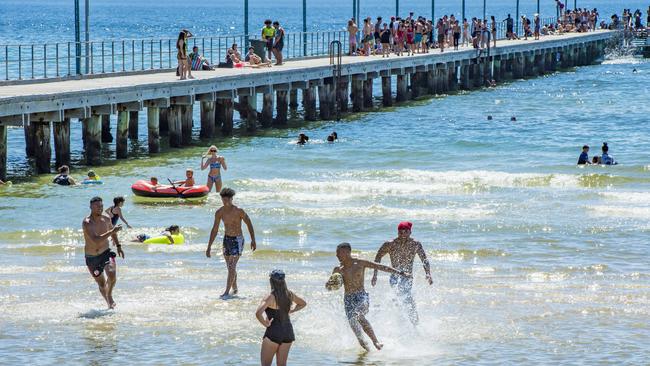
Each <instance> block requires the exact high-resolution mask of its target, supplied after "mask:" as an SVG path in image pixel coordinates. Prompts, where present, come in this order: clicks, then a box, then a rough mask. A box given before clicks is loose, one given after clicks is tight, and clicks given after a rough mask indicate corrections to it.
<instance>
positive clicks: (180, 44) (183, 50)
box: [176, 29, 194, 80]
mask: <svg viewBox="0 0 650 366" xmlns="http://www.w3.org/2000/svg"><path fill="white" fill-rule="evenodd" d="M189 37H192V33H190V31H188V30H186V29H183V30H182V31H181V32H180V33H179V34H178V39H177V40H176V49H177V50H178V53H177V54H176V58H177V59H178V75H179V76H180V80H185V79H194V76H192V70H191V69H190V61H189V58H188V55H187V39H188V38H189Z"/></svg>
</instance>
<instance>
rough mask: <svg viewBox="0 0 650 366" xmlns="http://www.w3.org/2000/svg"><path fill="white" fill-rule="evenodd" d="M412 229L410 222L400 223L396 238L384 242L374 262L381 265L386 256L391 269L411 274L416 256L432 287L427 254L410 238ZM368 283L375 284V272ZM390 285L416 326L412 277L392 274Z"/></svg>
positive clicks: (416, 314)
mask: <svg viewBox="0 0 650 366" xmlns="http://www.w3.org/2000/svg"><path fill="white" fill-rule="evenodd" d="M412 227H413V224H412V223H410V222H401V223H400V224H399V225H398V226H397V238H395V239H393V240H392V241H387V242H385V243H384V244H383V245H382V246H381V247H380V248H379V251H377V255H376V256H375V262H377V263H381V259H382V258H383V257H384V256H385V255H386V254H388V256H389V258H390V265H391V267H393V268H395V269H398V270H401V271H403V272H407V273H413V262H414V261H415V256H416V255H417V256H418V257H420V260H421V261H422V265H423V266H424V273H425V276H426V279H427V282H428V283H429V285H432V284H433V279H432V278H431V266H430V265H429V260H428V259H427V254H426V253H425V252H424V248H423V247H422V243H420V242H419V241H415V240H413V238H411V228H412ZM370 283H371V284H372V285H373V286H375V285H376V284H377V270H375V272H374V273H373V275H372V280H371V281H370ZM390 285H391V286H392V287H393V288H395V290H396V291H397V297H398V299H399V300H400V301H401V302H402V305H403V306H404V309H405V310H406V313H407V315H408V318H409V320H410V321H411V323H412V324H413V325H417V323H418V321H419V317H418V311H417V309H416V307H415V300H413V295H412V294H411V290H412V288H413V277H408V278H407V277H400V276H396V275H394V274H393V275H391V276H390Z"/></svg>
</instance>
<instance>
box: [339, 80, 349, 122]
mask: <svg viewBox="0 0 650 366" xmlns="http://www.w3.org/2000/svg"><path fill="white" fill-rule="evenodd" d="M349 85H350V78H349V77H348V76H345V77H344V78H343V80H340V81H339V83H338V85H337V87H336V95H337V96H336V97H337V98H338V108H339V111H340V112H342V113H346V112H347V111H348V110H349V109H350V107H349V104H350V97H349V96H350V93H349V88H348V86H349Z"/></svg>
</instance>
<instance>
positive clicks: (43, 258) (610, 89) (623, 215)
mask: <svg viewBox="0 0 650 366" xmlns="http://www.w3.org/2000/svg"><path fill="white" fill-rule="evenodd" d="M283 1H284V0H283ZM283 1H280V2H274V4H278V5H277V6H279V7H282V6H285V5H283V4H285V3H284V2H283ZM437 3H438V2H437ZM439 3H441V5H440V6H444V4H446V2H445V1H439ZM448 3H449V4H451V2H448ZM468 3H469V2H468ZM477 3H478V2H472V6H473V7H475V8H478V6H479V4H477ZM494 3H496V4H500V5H499V6H503V9H505V6H506V2H503V1H499V2H494ZM545 3H550V1H545ZM592 3H593V4H594V6H598V7H599V8H601V7H602V8H604V9H606V6H607V3H605V2H592ZM609 3H610V5H612V6H614V5H615V6H616V7H620V6H621V5H619V4H613V2H609ZM17 4H22V5H21V6H23V7H24V4H23V2H17V1H3V2H2V3H0V7H2V9H1V10H2V11H3V14H14V15H11V16H5V15H3V16H2V22H0V29H2V30H3V32H4V31H5V30H6V29H10V30H16V29H22V30H23V31H19V32H17V33H16V34H18V35H17V37H16V38H14V39H17V40H20V41H21V42H22V41H30V39H31V40H33V39H42V38H43V37H44V35H45V34H48V37H53V39H54V38H56V37H60V38H66V37H69V35H68V33H66V32H68V31H70V28H68V29H67V30H66V29H64V28H65V27H69V25H68V23H69V22H68V21H67V20H66V18H65V17H64V16H63V15H61V18H60V19H58V18H56V17H54V16H51V15H50V16H48V17H38V18H37V17H34V19H33V23H34V24H37V25H38V24H41V22H42V23H43V25H42V27H43V28H40V27H39V26H33V27H31V28H30V30H29V31H26V30H25V29H27V28H19V27H23V26H22V25H17V18H16V16H15V14H16V13H12V12H17V11H25V9H24V8H23V10H20V9H18V10H16V9H17V8H18V5H17ZM109 4H113V5H112V6H111V5H109ZM156 4H160V7H159V9H157V10H156V11H151V12H144V11H142V12H141V14H142V19H140V20H139V21H138V24H134V23H135V21H129V20H128V18H125V17H120V16H109V14H108V11H109V10H111V11H113V14H120V12H124V13H125V14H126V13H129V12H130V13H133V12H134V9H141V8H140V7H145V5H148V6H149V7H146V8H147V9H150V8H151V6H150V5H151V2H138V3H135V4H130V3H128V4H127V3H120V2H111V3H108V2H97V4H96V7H97V12H98V13H99V12H100V9H104V12H103V14H104V15H103V19H104V20H105V21H106V23H105V30H104V32H105V33H101V32H99V31H96V32H94V33H93V34H94V36H93V37H95V35H96V36H97V37H99V36H100V35H104V36H106V37H125V34H126V33H123V32H126V31H125V29H126V28H127V27H125V26H123V24H126V23H129V24H130V27H131V28H132V29H136V30H137V31H136V33H138V34H141V35H148V36H152V37H153V36H162V35H167V33H170V32H171V33H173V31H174V29H177V28H178V27H179V26H181V25H180V24H181V23H182V22H181V23H179V25H175V24H171V23H170V22H169V20H168V19H167V18H165V17H164V16H160V14H167V15H165V16H166V17H172V16H175V15H177V14H182V15H183V16H184V17H189V18H188V19H197V18H196V17H195V16H190V15H188V14H209V16H213V15H212V14H217V15H214V17H215V18H214V19H215V21H211V22H209V23H208V22H206V21H201V22H199V21H198V20H197V21H196V24H197V27H206V28H205V29H209V30H214V29H215V28H212V27H216V26H217V25H216V24H217V23H216V21H218V20H219V19H226V18H228V19H230V18H232V17H233V16H232V14H234V13H235V12H236V11H239V10H237V9H238V8H237V7H236V6H235V5H233V4H225V5H223V4H216V3H215V4H214V5H201V6H198V7H195V6H192V7H188V6H183V7H182V8H181V7H180V6H176V5H172V3H171V2H166V1H158V2H156ZM251 4H253V3H251ZM287 4H288V5H286V6H287V8H286V9H285V11H284V13H286V14H294V15H293V19H296V23H295V24H296V25H295V26H296V27H298V26H299V19H300V18H299V13H296V12H297V11H298V10H292V9H294V8H290V6H293V5H291V4H293V3H289V2H287ZM333 4H334V5H336V4H339V3H338V2H334V3H333ZM364 4H365V3H364ZM418 4H419V5H417V4H416V5H414V8H416V6H420V7H421V8H422V9H423V11H425V10H426V9H427V5H426V4H420V3H418ZM630 4H631V5H627V6H626V7H631V8H635V7H640V8H645V6H643V4H640V3H639V4H638V5H634V4H635V3H633V2H632V3H630ZM28 5H29V8H28V10H29V11H32V12H33V13H34V14H38V12H39V11H42V12H43V13H44V14H60V13H56V12H55V10H53V9H59V10H60V9H65V8H66V7H70V5H69V4H67V3H66V5H65V6H64V5H63V2H60V1H53V2H29V3H28ZM334 5H333V6H331V7H329V6H326V4H325V3H322V4H314V5H313V6H314V8H315V9H317V8H318V7H320V8H318V9H321V10H322V14H325V15H323V16H322V18H323V19H325V20H323V21H322V22H319V26H321V25H322V26H323V28H324V29H330V25H332V26H334V24H335V22H334V21H332V19H334V18H335V16H334V15H331V16H330V15H327V14H337V13H336V12H335V10H336V9H340V8H337V7H336V6H338V5H336V6H334ZM343 5H344V4H343V3H342V2H341V6H343ZM366 5H367V6H368V8H367V9H368V11H373V12H374V11H375V9H381V7H384V6H386V4H374V5H372V8H371V7H370V6H371V3H368V4H366ZM366 5H363V6H366ZM546 5H548V4H546ZM580 5H581V2H579V6H580ZM230 6H232V7H233V9H234V10H233V13H227V11H226V10H227V9H229V7H230ZM508 6H509V5H508ZM526 6H529V7H530V6H531V5H530V4H527V5H526ZM584 6H588V4H585V5H584ZM589 6H591V5H589ZM642 6H643V7H642ZM50 7H51V8H50ZM102 7H103V8H102ZM129 7H131V10H130V11H129V10H128V9H129ZM202 7H213V8H215V10H214V12H210V13H195V12H197V9H202ZM222 7H223V8H222ZM468 7H469V5H468ZM522 7H523V5H522ZM386 8H387V9H388V10H390V6H386ZM402 8H404V5H402ZM7 9H9V10H7ZM203 9H204V8H203ZM224 9H226V10H224ZM264 9H265V8H264V7H262V6H261V5H260V4H256V5H255V10H254V11H255V12H259V14H258V15H256V16H257V17H258V18H260V19H261V18H264V17H265V16H266V13H268V12H269V10H268V8H266V10H264ZM282 9H284V8H282ZM407 9H408V7H407ZM388 10H387V12H388ZM157 11H160V12H162V13H157ZM319 11H320V10H319ZM527 11H528V10H527ZM265 12H266V13H265ZM342 12H343V11H341V13H342ZM468 12H469V11H468ZM226 14H231V15H229V16H228V17H226ZM97 17H98V18H101V16H100V14H98V15H97ZM222 17H223V18H222ZM166 19H167V20H166ZM174 19H175V18H174ZM210 19H212V18H210ZM251 19H253V18H251ZM68 20H69V19H68ZM145 24H146V25H145ZM156 24H157V25H156ZM170 24H171V25H170ZM233 24H234V23H233ZM32 28H33V29H32ZM145 30H146V31H145ZM147 32H150V33H147ZM23 37H24V38H23ZM30 37H33V38H30ZM68 39H69V38H68ZM634 70H636V72H635V71H634ZM379 90H380V88H379V87H378V85H377V86H376V87H375V91H379ZM649 93H650V63H649V62H648V61H643V60H637V59H633V58H629V57H618V56H612V57H610V58H608V60H606V61H605V62H604V63H603V64H602V65H597V66H587V67H579V68H575V69H572V70H569V71H568V72H563V73H555V74H552V75H547V76H545V77H541V78H535V79H529V80H519V81H513V82H510V83H506V84H502V85H500V86H498V87H497V88H493V89H485V90H478V91H472V92H461V93H458V94H453V95H447V96H441V97H436V98H424V99H421V100H419V101H416V102H412V103H409V104H406V105H404V106H400V107H394V108H389V109H381V110H376V111H373V112H369V113H364V114H356V115H353V116H350V117H349V118H346V119H343V120H341V121H319V122H314V123H309V124H307V123H303V122H301V121H300V118H299V117H300V115H294V116H293V117H295V119H294V120H293V121H292V122H291V124H290V126H289V127H287V128H283V129H273V130H262V131H260V132H259V133H257V134H255V135H251V134H247V133H246V132H245V131H243V130H236V133H235V136H234V137H232V138H215V139H213V140H212V141H203V142H197V144H196V146H194V147H191V148H186V149H181V150H165V152H163V153H161V154H158V155H156V156H153V157H148V155H147V154H146V129H144V128H140V134H141V135H140V142H139V143H138V142H131V145H130V154H131V156H132V157H131V158H129V159H128V160H126V161H120V162H119V163H116V162H114V160H112V159H110V160H108V161H107V164H106V165H104V166H102V167H99V168H97V169H95V171H97V173H98V174H99V175H100V176H102V178H103V180H104V181H105V184H104V185H102V186H79V187H57V186H53V185H51V184H48V183H49V181H50V180H51V178H52V177H51V176H40V177H31V176H29V173H30V168H29V166H28V164H27V163H26V162H24V158H23V154H24V143H23V139H24V136H23V133H22V130H20V129H11V130H10V131H9V147H10V150H9V166H10V172H9V174H10V176H11V177H10V178H11V179H12V180H13V181H14V183H15V184H13V185H12V186H7V187H0V304H1V306H2V312H1V314H2V316H0V364H3V365H4V364H6V365H16V364H29V365H51V364H66V365H68V364H69V365H88V364H91V365H99V364H102V365H107V364H108V365H113V364H142V365H161V364H165V365H167V364H196V365H202V364H218V365H220V364H227V365H235V364H236V365H255V364H259V361H258V359H259V346H260V342H261V337H262V334H263V333H264V329H263V327H262V326H261V325H259V323H258V322H257V321H256V319H255V316H254V311H255V308H256V306H257V304H258V303H259V301H260V300H261V299H262V298H263V296H265V294H266V293H267V292H268V290H269V288H268V280H267V278H268V272H269V271H270V270H272V269H274V268H282V269H284V270H285V271H286V273H287V282H288V284H289V287H290V288H291V289H292V290H294V291H295V292H296V293H298V294H300V295H301V296H302V297H304V298H305V299H306V301H307V303H308V306H307V308H306V309H305V310H304V311H301V312H299V313H296V314H295V315H294V316H293V317H292V318H293V321H294V327H295V332H296V337H297V340H296V342H295V344H294V346H293V348H292V351H291V354H290V364H295V365H332V364H353V365H494V364H527V365H548V364H553V363H557V364H588V365H592V364H632V365H644V364H647V363H648V355H649V354H650V348H649V347H648V344H650V325H649V323H648V319H649V318H650V300H649V299H650V269H649V268H650V259H649V258H650V257H649V256H648V252H649V251H648V239H647V238H648V234H649V233H650V128H649V127H648V115H650V105H649V104H648V103H647V95H648V94H649ZM299 113H300V112H299ZM488 115H491V116H493V119H492V120H491V121H488V120H487V116H488ZM511 116H516V117H517V121H516V122H511V121H510V117H511ZM195 118H198V116H195ZM73 123H74V122H73ZM113 123H114V121H113ZM80 130H81V129H80V128H79V126H78V125H74V124H73V128H72V133H73V138H72V140H73V145H72V150H73V160H74V161H75V165H76V166H78V165H79V161H80V160H82V159H83V155H82V151H81V143H80V135H79V133H80ZM332 131H336V132H337V133H338V134H339V137H340V140H339V141H338V142H337V143H335V144H327V143H325V142H324V140H325V137H326V136H327V135H328V134H329V133H330V132H332ZM300 132H304V133H306V134H307V135H309V136H310V143H309V144H308V145H306V146H304V147H298V146H296V145H295V144H294V143H293V142H294V141H295V138H296V136H297V134H298V133H300ZM195 133H196V134H197V136H198V131H195ZM604 141H607V142H608V143H609V145H610V149H611V150H610V151H611V153H612V155H613V156H614V157H615V158H616V159H617V160H618V161H619V162H620V165H617V166H609V167H604V166H600V167H592V166H586V167H577V166H576V165H575V162H576V161H577V157H578V155H579V153H580V148H581V146H582V145H584V144H589V145H590V146H591V148H592V149H591V154H596V153H599V146H600V145H601V144H602V142H604ZM212 143H214V144H216V145H217V146H219V148H220V150H221V153H222V154H223V155H224V156H225V157H226V159H227V161H228V166H229V170H228V171H227V172H224V173H223V178H224V181H225V184H226V185H227V186H230V187H233V188H234V189H235V190H236V191H237V195H236V198H235V201H236V204H238V205H239V206H241V207H243V208H244V209H245V210H246V211H247V212H248V213H249V215H250V216H251V219H252V221H253V223H254V225H255V230H256V234H257V235H256V236H257V242H258V250H257V251H256V252H255V253H251V252H250V250H248V249H247V251H246V253H245V255H244V256H243V257H242V259H241V261H240V266H239V273H240V274H239V281H240V292H241V293H240V295H239V297H238V298H235V299H232V300H228V301H222V300H220V299H219V298H218V296H219V294H221V292H222V291H223V286H224V283H225V275H226V272H225V264H224V262H223V260H222V257H221V255H220V254H219V252H220V251H219V249H220V245H219V244H220V240H221V237H219V238H218V239H217V242H216V243H215V250H214V251H213V253H214V255H213V258H211V259H208V258H206V257H205V254H204V252H205V247H206V243H207V240H208V235H209V230H210V228H211V225H212V221H213V214H214V212H215V210H216V209H217V208H218V207H219V206H220V200H219V198H218V196H216V195H214V194H213V195H211V196H210V197H209V198H208V199H207V201H206V202H205V203H203V204H166V205H153V204H142V203H136V202H134V198H133V195H132V193H131V191H130V185H131V184H132V183H133V182H134V181H135V180H137V179H141V178H146V177H149V176H152V175H155V176H158V177H159V178H160V179H161V180H164V179H166V178H171V179H180V178H182V176H183V173H184V170H185V168H187V167H193V168H194V169H195V170H197V174H196V176H197V180H198V181H199V182H203V181H204V180H205V179H206V173H205V172H199V171H198V167H199V162H200V156H201V154H202V153H203V152H204V151H205V149H206V147H207V145H209V144H212ZM114 150H115V146H114V144H109V145H108V146H105V149H104V154H105V156H106V157H107V159H108V158H109V157H110V156H113V155H114ZM84 174H85V169H84V168H83V167H79V168H77V169H76V170H74V171H73V175H74V176H75V177H78V178H81V177H82V176H83V175H84ZM95 195H99V196H101V197H103V198H104V200H105V204H106V207H107V206H108V205H109V203H110V201H111V199H112V197H114V196H118V195H124V196H126V198H127V202H126V205H125V207H124V214H125V216H126V218H127V220H129V222H130V223H131V224H132V225H133V226H134V229H130V230H124V231H123V232H121V233H120V238H121V240H122V241H123V242H127V243H124V245H125V253H126V259H124V260H121V259H119V260H118V283H117V286H116V289H115V292H114V297H115V300H116V302H117V304H118V306H117V309H116V310H115V311H106V310H105V309H104V308H105V305H104V303H103V301H100V296H99V294H98V291H97V288H96V285H95V283H94V281H93V280H92V279H91V278H90V276H89V275H88V273H87V269H86V267H85V264H84V257H83V236H82V233H81V221H82V219H83V217H84V216H85V215H87V214H88V200H89V199H90V198H91V197H92V196H95ZM402 220H410V221H412V222H413V223H414V230H413V236H414V237H415V238H416V239H418V240H420V241H421V242H422V243H423V245H424V247H425V249H426V252H427V254H428V256H429V258H430V260H431V262H432V273H433V277H434V284H433V286H428V285H426V283H425V279H424V273H423V271H422V269H421V267H420V266H419V265H417V264H416V266H415V267H416V270H415V273H414V276H415V286H414V296H415V299H416V301H417V306H418V310H419V313H420V318H421V323H420V325H419V326H418V327H416V328H413V327H411V326H410V325H409V323H408V321H407V320H406V318H405V317H404V316H403V314H402V313H401V312H400V309H399V308H398V306H397V304H396V302H395V301H394V300H395V299H394V295H393V293H392V291H391V290H390V287H389V285H388V277H387V276H386V275H385V274H381V275H380V278H379V283H378V285H377V287H376V288H372V287H371V286H370V284H369V282H367V286H368V287H367V289H368V291H369V293H370V298H371V309H370V314H369V316H368V318H369V320H370V322H371V323H372V325H373V326H374V328H375V332H376V333H377V336H378V337H379V339H380V340H381V341H382V342H383V343H384V344H385V348H384V350H382V351H381V352H370V353H367V354H366V353H362V352H361V350H360V348H359V346H358V345H357V343H356V340H355V338H354V336H353V334H352V332H351V330H350V329H349V326H348V324H347V321H346V319H345V316H344V311H343V304H342V292H341V291H338V292H328V291H326V290H325V289H324V286H323V285H324V282H325V281H326V280H327V278H328V276H329V273H330V272H331V270H332V267H334V266H335V265H337V260H336V257H335V256H334V248H335V246H336V245H337V244H338V243H340V242H342V241H348V242H350V243H352V246H353V248H354V249H355V254H356V255H358V256H360V257H362V258H366V259H372V258H373V257H374V254H375V251H376V250H377V249H378V247H379V246H380V245H381V243H383V242H384V241H386V240H388V239H391V238H393V237H395V236H396V226H397V223H398V222H399V221H402ZM171 224H178V225H180V226H181V228H182V231H183V233H184V234H185V236H186V239H187V244H185V245H183V246H174V247H168V246H155V245H151V246H147V245H142V244H133V243H128V241H129V240H130V239H132V238H133V237H134V236H136V235H137V234H140V233H149V234H151V233H157V232H159V231H160V230H162V229H163V228H164V227H165V226H168V225H171ZM246 236H247V237H248V235H246ZM247 248H248V246H247Z"/></svg>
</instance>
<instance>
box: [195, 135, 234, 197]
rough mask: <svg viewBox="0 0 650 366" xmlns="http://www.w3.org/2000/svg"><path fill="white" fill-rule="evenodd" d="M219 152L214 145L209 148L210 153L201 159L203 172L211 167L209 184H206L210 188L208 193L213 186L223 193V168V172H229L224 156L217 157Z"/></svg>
mask: <svg viewBox="0 0 650 366" xmlns="http://www.w3.org/2000/svg"><path fill="white" fill-rule="evenodd" d="M218 152H219V150H218V149H217V147H216V146H214V145H212V146H210V147H209V148H208V152H207V153H205V154H204V155H203V156H202V157H201V170H205V169H207V168H208V167H210V171H209V172H208V182H207V183H206V184H205V185H207V186H208V191H212V186H213V185H214V186H215V189H216V191H217V192H221V185H222V180H221V168H222V167H223V170H228V166H227V165H226V159H225V158H224V157H223V156H220V155H217V153H218Z"/></svg>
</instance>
